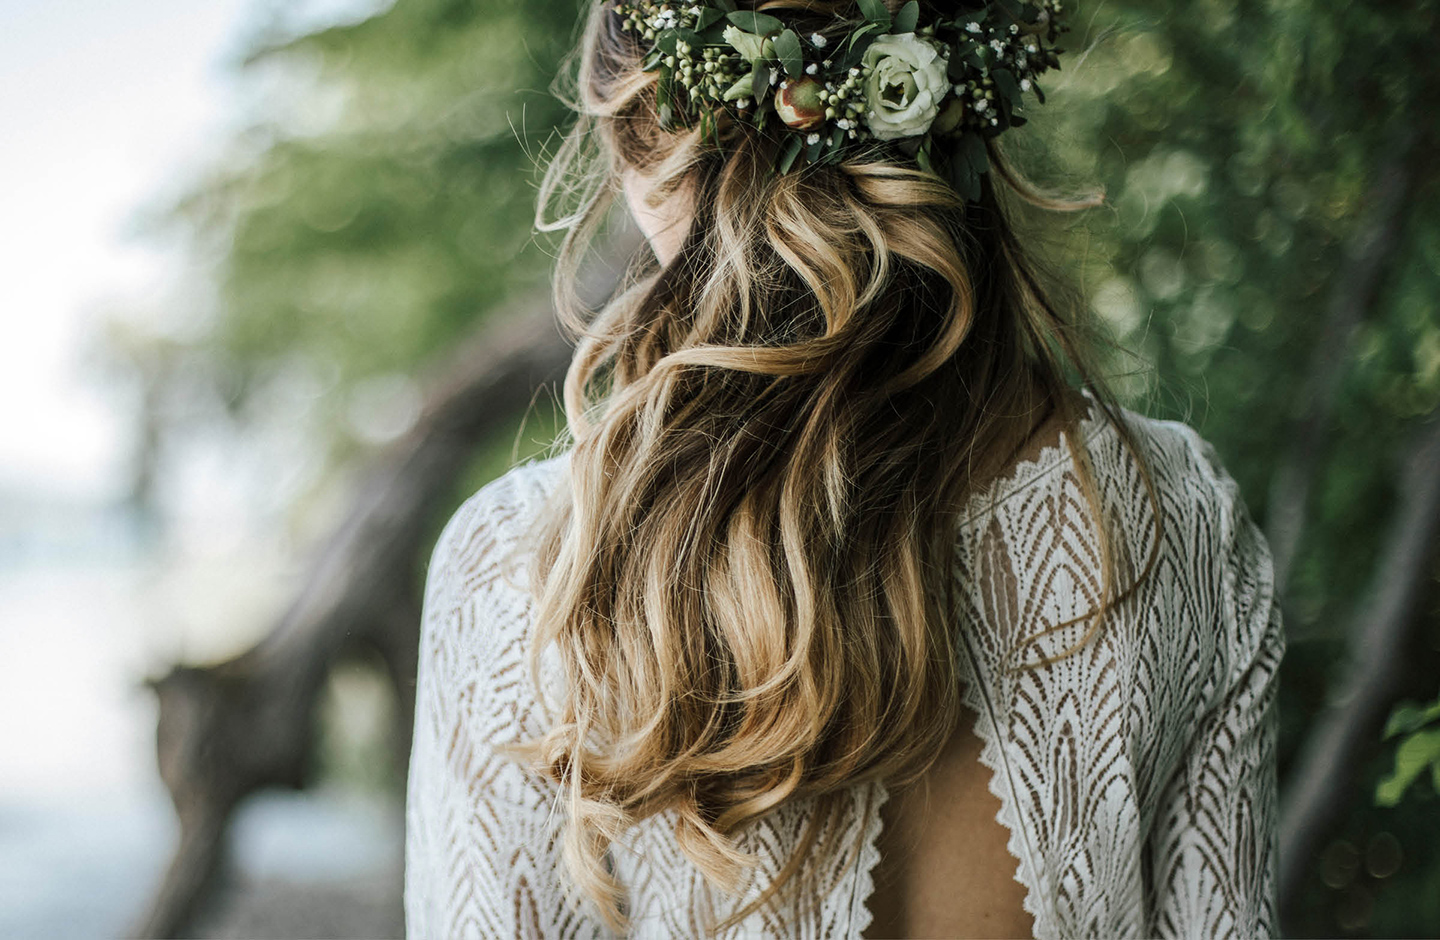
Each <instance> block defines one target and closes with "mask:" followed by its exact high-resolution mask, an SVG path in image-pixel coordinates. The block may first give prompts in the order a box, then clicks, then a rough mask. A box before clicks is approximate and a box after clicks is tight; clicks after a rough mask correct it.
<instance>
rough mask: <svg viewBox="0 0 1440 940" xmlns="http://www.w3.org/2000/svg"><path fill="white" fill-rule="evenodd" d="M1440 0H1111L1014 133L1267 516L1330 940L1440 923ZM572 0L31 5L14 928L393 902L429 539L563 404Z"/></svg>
mask: <svg viewBox="0 0 1440 940" xmlns="http://www.w3.org/2000/svg"><path fill="white" fill-rule="evenodd" d="M1437 6H1440V4H1437V3H1436V2H1434V0H1421V2H1412V3H1406V4H1397V3H1388V2H1379V0H1371V2H1366V3H1349V2H1341V0H1315V2H1299V0H1265V2H1255V0H1193V2H1190V0H1187V2H1181V3H1169V2H1167V3H1161V2H1157V0H1107V2H1106V3H1103V4H1101V3H1089V2H1087V3H1083V4H1081V5H1080V6H1079V7H1078V9H1077V10H1076V11H1074V12H1073V13H1072V23H1073V25H1074V29H1073V32H1072V33H1071V34H1070V36H1069V37H1068V41H1067V42H1066V43H1065V45H1066V46H1067V47H1068V48H1069V50H1070V55H1068V56H1066V57H1064V59H1063V63H1064V71H1062V72H1061V73H1060V74H1059V75H1058V76H1056V77H1054V78H1052V80H1051V82H1050V84H1049V87H1047V89H1046V90H1047V92H1048V93H1049V96H1050V102H1049V104H1048V105H1047V106H1046V107H1044V108H1037V109H1033V110H1032V118H1033V122H1032V124H1031V125H1030V127H1029V128H1027V129H1025V130H1024V131H1019V132H1015V133H1013V134H1011V135H1008V136H1010V137H1013V138H1015V139H1014V140H1013V141H1011V140H1007V144H1009V145H1010V146H1011V148H1012V150H1013V151H1014V152H1015V153H1016V155H1017V156H1018V157H1019V159H1020V161H1021V162H1022V164H1024V165H1025V166H1027V167H1028V168H1029V169H1030V170H1031V172H1032V174H1033V175H1035V176H1036V177H1038V178H1039V179H1041V180H1044V181H1048V182H1051V183H1054V184H1057V185H1061V186H1072V187H1075V188H1077V189H1085V188H1089V187H1091V186H1094V185H1100V186H1103V187H1104V189H1105V190H1106V192H1107V193H1108V196H1109V198H1108V204H1107V206H1106V207H1105V208H1103V209H1100V210H1097V211H1093V212H1090V213H1088V214H1086V215H1084V216H1083V217H1081V218H1067V219H1065V220H1062V221H1061V222H1060V223H1056V222H1055V220H1045V221H1044V222H1043V223H1042V224H1043V225H1044V226H1045V227H1046V231H1047V235H1046V236H1044V240H1045V241H1046V242H1047V243H1053V244H1052V245H1051V249H1052V250H1053V252H1054V256H1055V258H1056V259H1057V262H1058V263H1059V264H1061V265H1062V266H1063V267H1064V268H1065V270H1066V271H1067V272H1068V273H1069V274H1070V275H1071V276H1072V277H1073V278H1074V279H1075V281H1076V283H1078V284H1079V286H1080V287H1081V288H1082V289H1083V291H1084V295H1085V297H1086V298H1087V302H1088V303H1089V304H1090V306H1091V307H1092V308H1093V312H1094V314H1095V316H1096V317H1097V318H1098V320H1099V321H1100V322H1101V323H1102V325H1103V326H1104V328H1105V329H1106V330H1107V331H1108V332H1109V333H1110V334H1112V335H1113V336H1114V337H1115V339H1116V340H1117V342H1118V344H1119V345H1120V346H1121V347H1122V348H1123V349H1124V350H1128V352H1126V353H1117V354H1116V355H1115V356H1114V357H1112V361H1111V374H1112V375H1113V378H1114V381H1115V382H1116V383H1117V385H1118V387H1119V388H1120V389H1121V390H1122V392H1123V393H1124V396H1125V399H1126V401H1127V402H1128V403H1129V404H1130V405H1131V406H1132V407H1135V408H1137V409H1139V410H1142V411H1145V412H1147V413H1149V414H1152V415H1156V416H1160V417H1168V418H1180V419H1184V420H1187V421H1189V422H1191V423H1193V424H1194V425H1195V426H1197V427H1198V428H1199V429H1200V430H1201V431H1202V432H1203V433H1204V434H1205V435H1206V436H1207V437H1208V438H1209V439H1210V440H1211V441H1213V442H1214V443H1215V445H1216V446H1217V448H1218V449H1219V451H1220V453H1221V454H1222V456H1223V459H1224V460H1225V462H1226V464H1227V465H1228V467H1229V468H1230V469H1231V471H1232V472H1233V473H1234V475H1235V476H1236V478H1237V479H1238V480H1239V481H1240V483H1241V486H1242V488H1243V491H1244V492H1245V494H1246V496H1247V498H1248V501H1249V503H1250V506H1251V510H1252V512H1253V514H1254V515H1255V516H1256V518H1257V519H1258V520H1260V522H1261V523H1262V525H1263V526H1264V527H1265V529H1266V531H1267V534H1268V535H1269V537H1270V539H1271V543H1272V546H1273V548H1274V550H1275V553H1276V558H1277V569H1278V575H1279V578H1280V580H1281V589H1282V597H1283V603H1284V607H1285V614H1286V622H1287V629H1288V631H1289V638H1290V652H1289V655H1288V658H1287V660H1286V663H1285V667H1284V673H1283V678H1282V687H1281V720H1282V741H1281V775H1282V787H1283V802H1284V826H1283V830H1282V836H1281V838H1282V849H1283V853H1284V854H1283V857H1282V875H1281V885H1280V890H1281V900H1282V905H1283V910H1284V924H1285V931H1286V933H1287V934H1289V935H1291V936H1347V937H1368V936H1380V937H1386V936H1434V935H1437V934H1440V798H1437V790H1440V703H1437V694H1440V553H1437V551H1436V547H1437V541H1440V421H1437V417H1440V415H1437V408H1440V309H1437V301H1440V213H1437V211H1436V210H1437V197H1440V187H1437V165H1440V164H1437V161H1436V159H1435V157H1434V153H1435V147H1436V144H1437V137H1440V123H1437V120H1436V117H1435V115H1436V114H1437V113H1440V111H1437V106H1440V67H1437V64H1436V52H1437V49H1436V43H1435V39H1434V37H1435V35H1437V30H1440V21H1437ZM582 9H583V5H582V4H581V3H580V2H579V0H528V2H525V3H519V2H515V0H395V2H393V3H385V2H377V0H302V2H287V3H280V2H277V0H210V2H208V3H204V4H194V3H181V2H179V0H133V2H130V3H126V4H113V3H102V2H99V0H72V2H69V3H65V4H55V3H43V2H40V0H6V2H5V3H4V4H3V5H0V88H3V89H4V90H3V92H0V127H3V133H0V207H3V212H0V259H3V260H0V264H3V272H4V274H3V277H0V317H3V322H4V325H5V340H4V341H3V342H0V432H3V433H0V713H3V714H4V715H5V716H6V717H5V719H4V720H3V721H0V753H3V754H4V755H5V756H4V759H3V762H0V936H53V937H105V936H115V935H119V934H124V933H140V934H144V935H152V936H167V935H174V934H179V935H187V936H232V937H297V936H308V937H318V936H334V937H340V936H355V937H362V936H371V937H373V936H395V935H398V934H399V933H400V932H401V929H402V926H401V917H400V908H399V901H400V881H399V879H400V872H401V840H402V837H403V826H402V820H401V806H402V801H403V785H404V755H405V753H406V750H407V748H408V742H409V721H410V714H409V710H410V698H409V697H410V696H411V695H412V694H413V675H412V673H413V668H414V666H413V656H414V650H413V646H414V643H415V639H416V617H417V614H418V588H419V585H420V581H421V578H422V577H423V567H424V564H425V562H426V560H427V558H428V553H429V550H430V546H431V545H432V544H433V540H434V537H435V535H436V534H437V533H438V530H439V526H440V525H441V524H442V523H443V521H444V520H445V518H446V517H447V516H448V514H449V513H450V512H451V511H452V510H453V509H454V507H455V506H456V505H458V503H459V502H460V500H462V499H463V498H464V496H466V495H468V494H469V493H470V492H472V491H473V490H474V489H475V488H476V487H477V486H479V485H480V484H482V483H483V482H484V481H485V480H487V479H489V478H490V477H492V476H494V475H495V474H496V473H498V472H500V471H502V470H503V469H504V468H505V467H506V466H507V465H509V464H510V463H511V462H513V461H515V460H518V459H523V458H524V457H526V456H528V455H530V454H533V453H536V452H538V451H539V450H540V449H541V448H542V447H544V445H545V444H546V443H547V442H548V441H549V440H550V439H551V438H552V437H553V435H554V433H555V432H556V430H557V426H558V425H557V420H556V416H555V412H556V408H555V406H554V403H553V395H552V394H549V393H547V392H545V391H543V390H542V391H539V392H537V391H536V389H537V387H538V386H540V385H541V384H542V383H545V382H551V383H553V382H554V380H555V379H556V378H557V377H558V376H559V375H560V374H561V372H562V371H563V367H564V363H565V358H566V349H565V347H564V346H563V345H562V344H561V342H560V340H559V338H558V336H557V335H556V334H555V331H554V329H553V327H552V326H551V320H550V318H551V310H550V306H549V300H548V293H547V286H546V276H547V274H548V270H549V265H550V261H551V257H552V254H553V249H554V245H553V243H552V242H550V241H548V240H545V239H539V238H536V237H535V236H534V235H533V233H532V226H531V222H532V215H533V204H534V196H535V183H536V181H537V178H538V168H539V166H540V165H542V164H543V160H544V156H545V153H546V152H547V148H552V147H553V145H554V142H555V140H554V137H553V134H554V132H555V130H556V129H557V128H560V127H563V126H564V123H565V119H566V115H565V113H564V111H563V109H562V107H561V106H560V105H559V104H558V103H557V102H556V101H555V99H554V98H553V97H552V96H551V95H550V94H549V92H548V87H549V85H550V82H551V80H552V78H553V77H554V75H555V74H556V72H557V70H558V69H559V67H560V59H561V57H562V56H563V54H564V53H565V52H566V51H567V49H568V48H569V46H570V43H571V39H572V37H573V35H574V29H575V24H576V20H577V17H578V15H579V13H580V11H581V10H582ZM1036 237H1037V238H1040V237H1041V236H1039V235H1037V236H1036ZM609 243H610V244H611V245H613V249H612V250H611V255H610V258H611V261H612V263H610V264H606V263H603V262H604V259H602V263H597V265H596V266H595V268H594V270H593V271H591V272H590V274H588V275H587V277H588V278H589V279H590V280H589V281H587V288H586V289H587V290H589V291H590V292H591V294H592V295H593V296H595V297H597V298H598V297H601V296H603V294H604V292H605V289H606V287H607V284H608V283H609V281H610V279H612V278H613V276H614V273H615V269H616V265H617V264H618V260H615V259H620V258H623V256H624V254H625V252H626V251H627V250H629V249H630V248H632V247H633V245H634V235H633V232H630V231H629V230H628V229H627V227H626V225H625V224H624V220H623V219H618V218H617V220H616V225H615V226H614V231H613V232H612V233H611V235H610V238H609Z"/></svg>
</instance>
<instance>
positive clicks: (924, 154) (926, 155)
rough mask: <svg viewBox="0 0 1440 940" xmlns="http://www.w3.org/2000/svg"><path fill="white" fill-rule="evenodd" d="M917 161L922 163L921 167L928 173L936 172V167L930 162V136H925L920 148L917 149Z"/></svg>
mask: <svg viewBox="0 0 1440 940" xmlns="http://www.w3.org/2000/svg"><path fill="white" fill-rule="evenodd" d="M915 162H916V163H918V164H920V169H922V170H924V171H925V172H926V173H934V172H935V167H934V166H933V165H932V164H931V163H930V138H928V137H927V138H925V140H924V142H922V143H921V144H920V149H919V150H916V151H915Z"/></svg>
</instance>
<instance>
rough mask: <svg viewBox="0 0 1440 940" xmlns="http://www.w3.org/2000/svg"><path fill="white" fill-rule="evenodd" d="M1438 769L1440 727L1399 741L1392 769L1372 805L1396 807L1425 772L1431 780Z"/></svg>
mask: <svg viewBox="0 0 1440 940" xmlns="http://www.w3.org/2000/svg"><path fill="white" fill-rule="evenodd" d="M1437 766H1440V728H1428V729H1425V730H1423V731H1417V732H1415V733H1414V734H1412V735H1410V736H1409V737H1408V738H1406V739H1405V740H1403V741H1401V742H1400V746H1399V747H1398V748H1396V749H1395V769H1394V770H1393V771H1391V773H1390V775H1389V776H1388V777H1386V778H1385V779H1384V780H1381V781H1380V783H1379V785H1378V786H1376V788H1375V802H1376V803H1378V804H1379V805H1381V806H1395V805H1396V804H1398V803H1399V802H1400V800H1401V798H1402V797H1403V796H1404V795H1405V791H1406V790H1407V789H1409V788H1410V784H1412V783H1414V782H1415V781H1416V780H1417V779H1419V777H1420V775H1421V774H1423V773H1425V772H1426V771H1427V770H1428V771H1430V773H1431V775H1432V778H1433V776H1434V775H1435V774H1436V773H1437V771H1436V769H1435V768H1436V767H1437Z"/></svg>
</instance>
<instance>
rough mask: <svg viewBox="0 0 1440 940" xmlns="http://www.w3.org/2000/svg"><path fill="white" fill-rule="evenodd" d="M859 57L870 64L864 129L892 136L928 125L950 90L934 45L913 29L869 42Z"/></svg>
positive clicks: (911, 133) (882, 136)
mask: <svg viewBox="0 0 1440 940" xmlns="http://www.w3.org/2000/svg"><path fill="white" fill-rule="evenodd" d="M861 61H862V62H863V63H864V65H865V66H866V67H867V68H869V69H870V73H869V75H868V77H867V78H866V79H865V101H866V118H865V123H866V125H867V126H869V128H870V133H872V134H874V135H875V136H876V137H878V138H880V139H881V140H893V139H894V138H896V137H914V136H916V135H917V134H923V133H925V132H926V131H927V130H929V129H930V122H931V121H933V120H935V115H936V114H938V113H939V112H940V102H941V99H943V98H944V97H945V95H946V93H947V92H949V90H950V80H949V79H948V78H947V77H946V75H945V68H946V62H945V59H944V57H942V56H941V55H940V50H939V49H937V48H936V47H935V46H934V45H932V44H931V43H929V42H926V41H925V40H924V39H921V38H920V37H918V36H916V35H915V34H914V33H899V34H896V35H892V36H881V37H880V38H879V39H877V40H875V41H874V42H872V43H871V44H870V48H868V49H866V50H865V55H864V57H863V58H862V60H861Z"/></svg>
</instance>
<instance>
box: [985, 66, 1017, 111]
mask: <svg viewBox="0 0 1440 940" xmlns="http://www.w3.org/2000/svg"><path fill="white" fill-rule="evenodd" d="M990 77H991V78H992V79H994V80H995V87H996V88H999V89H1000V94H1002V95H1004V96H1005V97H1006V98H1009V99H1010V101H1011V102H1012V103H1013V104H1019V103H1020V83H1019V82H1017V81H1016V80H1015V74H1014V73H1013V72H1011V71H1010V70H1009V69H995V70H994V71H993V72H991V73H990Z"/></svg>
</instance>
